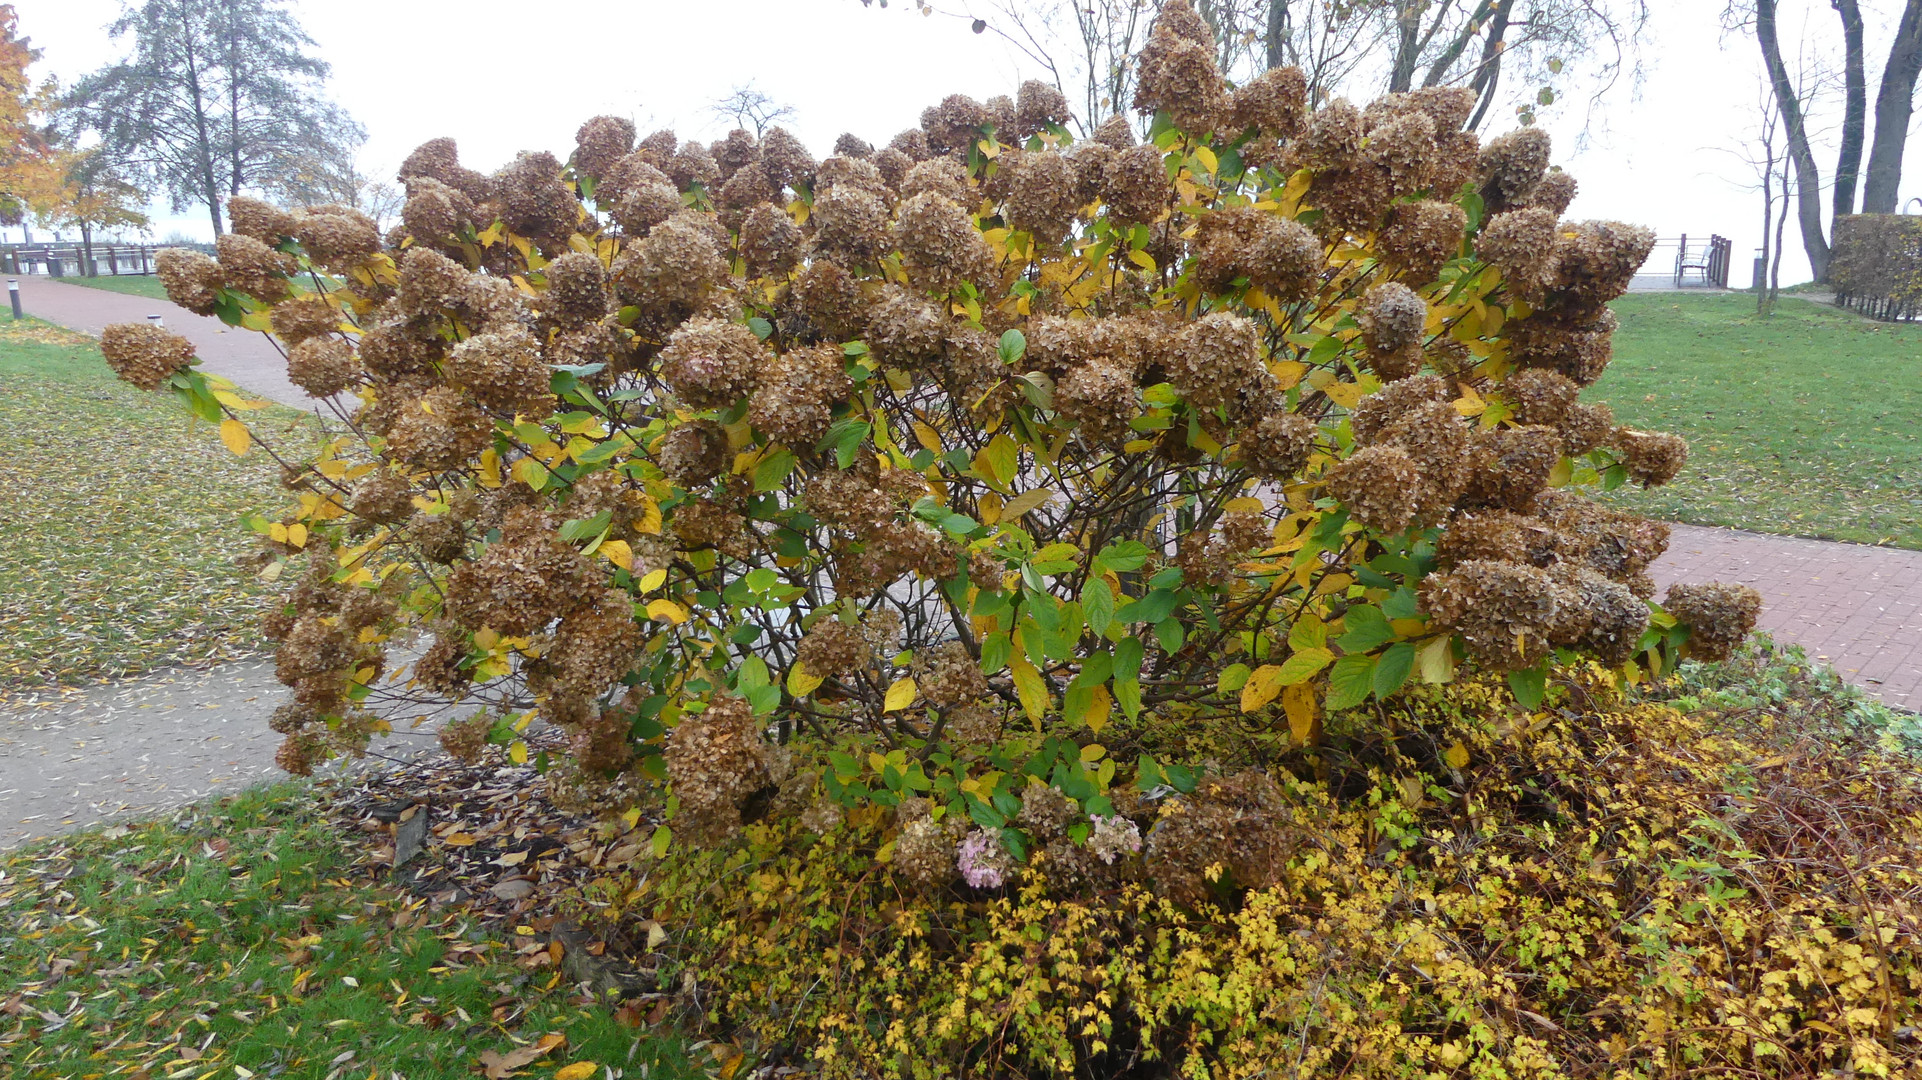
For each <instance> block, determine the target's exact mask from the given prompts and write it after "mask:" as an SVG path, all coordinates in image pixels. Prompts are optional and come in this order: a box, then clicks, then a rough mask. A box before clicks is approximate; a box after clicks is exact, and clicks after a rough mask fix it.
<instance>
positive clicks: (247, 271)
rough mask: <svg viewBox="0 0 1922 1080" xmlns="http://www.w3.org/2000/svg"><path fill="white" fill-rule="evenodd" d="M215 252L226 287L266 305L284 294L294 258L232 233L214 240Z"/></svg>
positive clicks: (248, 237) (293, 268) (292, 268)
mask: <svg viewBox="0 0 1922 1080" xmlns="http://www.w3.org/2000/svg"><path fill="white" fill-rule="evenodd" d="M214 251H215V254H216V255H217V256H218V257H219V259H220V274H221V277H223V278H224V279H226V283H227V287H228V288H230V289H233V290H234V291H236V292H243V293H246V294H247V295H248V296H251V297H253V298H254V299H256V300H259V301H261V302H262V303H267V304H271V303H273V302H275V301H276V300H279V299H280V298H281V297H283V296H286V295H287V277H288V275H290V274H292V273H294V271H295V269H296V265H295V263H294V258H293V256H291V255H286V254H282V253H281V252H278V251H275V250H274V249H273V248H270V247H268V246H267V245H266V244H263V243H261V242H260V241H258V240H256V239H254V238H253V237H251V236H239V235H236V234H234V233H226V234H223V235H222V236H220V237H219V238H218V239H216V240H215V241H214Z"/></svg>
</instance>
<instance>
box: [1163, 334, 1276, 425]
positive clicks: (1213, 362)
mask: <svg viewBox="0 0 1922 1080" xmlns="http://www.w3.org/2000/svg"><path fill="white" fill-rule="evenodd" d="M1260 340H1261V332H1260V330H1259V329H1258V328H1257V327H1256V326H1255V324H1254V322H1253V321H1252V320H1250V319H1248V318H1245V317H1243V316H1241V315H1236V314H1234V313H1232V312H1227V311H1217V312H1212V313H1210V314H1208V315H1204V316H1202V317H1201V318H1199V319H1196V320H1195V321H1194V322H1192V323H1190V324H1188V325H1187V326H1186V327H1184V328H1183V330H1182V332H1181V336H1180V339H1179V341H1178V343H1177V344H1176V346H1175V348H1174V350H1173V352H1172V354H1171V355H1170V356H1169V357H1168V381H1169V382H1170V383H1171V384H1173V386H1174V388H1175V392H1176V393H1178V394H1180V395H1181V396H1182V397H1183V398H1185V399H1186V400H1187V401H1188V402H1189V403H1190V404H1193V405H1195V406H1196V407H1198V408H1203V409H1212V408H1216V407H1218V406H1221V405H1223V404H1226V403H1227V402H1229V401H1230V400H1232V399H1233V398H1234V397H1235V395H1236V394H1238V393H1240V392H1241V391H1242V390H1243V389H1245V388H1247V387H1249V386H1250V385H1252V384H1254V383H1256V382H1258V381H1259V380H1261V379H1262V378H1263V377H1264V376H1267V374H1268V369H1267V368H1265V367H1263V366H1262V364H1261V354H1260Z"/></svg>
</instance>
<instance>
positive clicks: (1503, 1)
mask: <svg viewBox="0 0 1922 1080" xmlns="http://www.w3.org/2000/svg"><path fill="white" fill-rule="evenodd" d="M1514 8H1515V0H1500V2H1499V3H1497V4H1496V5H1495V13H1494V14H1493V15H1491V16H1489V19H1488V40H1486V41H1484V42H1482V62H1481V63H1480V64H1479V65H1477V66H1476V68H1475V77H1474V78H1473V79H1470V80H1469V81H1468V88H1469V89H1470V90H1473V91H1475V93H1476V94H1477V95H1479V96H1480V98H1481V101H1480V103H1479V104H1477V105H1476V106H1475V115H1474V116H1472V117H1470V118H1469V121H1468V130H1469V131H1479V130H1481V126H1482V120H1483V119H1485V118H1486V117H1487V116H1488V107H1489V106H1490V105H1493V104H1494V103H1495V86H1496V84H1497V83H1499V82H1501V78H1502V50H1503V49H1504V48H1506V47H1507V42H1506V38H1507V37H1508V14H1509V12H1511V11H1513V10H1514Z"/></svg>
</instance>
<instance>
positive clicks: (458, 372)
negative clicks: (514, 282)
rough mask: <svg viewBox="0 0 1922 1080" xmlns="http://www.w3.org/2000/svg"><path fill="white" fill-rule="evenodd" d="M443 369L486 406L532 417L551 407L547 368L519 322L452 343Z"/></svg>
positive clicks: (450, 379) (549, 379)
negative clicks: (501, 329) (517, 325)
mask: <svg viewBox="0 0 1922 1080" xmlns="http://www.w3.org/2000/svg"><path fill="white" fill-rule="evenodd" d="M596 265H598V264H596ZM446 373H447V378H448V381H449V382H452V383H454V384H455V385H458V386H460V387H463V388H465V389H466V390H467V392H468V393H469V394H472V395H473V397H474V400H475V401H477V402H479V403H480V406H481V407H482V408H484V409H487V410H490V411H492V412H496V413H501V414H503V415H506V416H514V415H516V414H524V415H528V416H536V417H538V416H546V415H547V414H549V413H550V412H552V411H553V408H554V398H553V395H552V394H551V393H550V392H549V383H550V381H551V377H552V374H553V372H552V369H551V368H549V367H548V366H547V364H546V362H545V361H543V360H542V359H541V354H540V346H539V344H538V343H536V342H535V340H534V338H533V336H532V335H530V334H528V333H527V331H525V330H522V329H520V328H519V327H515V328H513V329H510V330H505V331H497V332H491V333H485V334H475V335H474V336H473V337H470V338H468V339H467V340H466V341H463V342H461V343H460V344H458V345H456V346H454V347H453V348H452V349H450V350H448V353H447V363H446Z"/></svg>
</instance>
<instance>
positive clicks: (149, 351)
mask: <svg viewBox="0 0 1922 1080" xmlns="http://www.w3.org/2000/svg"><path fill="white" fill-rule="evenodd" d="M100 355H102V356H104V357H105V358H106V360H107V366H108V367H111V368H113V370H114V374H116V375H118V376H120V377H121V378H123V379H125V380H127V381H128V382H130V383H132V384H134V385H135V386H137V387H139V388H140V389H142V390H158V389H160V387H161V385H162V384H163V383H165V382H166V381H167V380H168V378H170V377H172V376H173V375H175V374H177V373H179V372H182V371H185V370H187V368H188V367H189V366H190V365H192V364H193V362H194V343H193V342H191V341H188V340H187V339H186V338H184V337H181V336H180V335H179V334H176V333H174V332H172V331H170V330H163V329H161V328H160V327H158V326H149V325H147V324H145V323H114V324H113V325H111V326H109V327H107V328H106V329H105V330H103V331H101V333H100Z"/></svg>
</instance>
